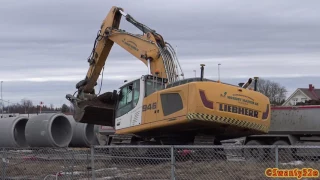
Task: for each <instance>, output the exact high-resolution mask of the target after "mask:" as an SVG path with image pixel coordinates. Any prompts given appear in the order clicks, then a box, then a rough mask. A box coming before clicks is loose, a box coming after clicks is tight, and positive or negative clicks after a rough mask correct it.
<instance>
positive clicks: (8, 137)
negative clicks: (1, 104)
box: [0, 116, 28, 147]
mask: <svg viewBox="0 0 320 180" xmlns="http://www.w3.org/2000/svg"><path fill="white" fill-rule="evenodd" d="M27 122H28V118H27V117H22V116H18V117H8V118H1V119H0V147H28V144H27V141H26V137H25V127H26V124H27Z"/></svg>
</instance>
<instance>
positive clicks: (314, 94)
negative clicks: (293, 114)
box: [282, 84, 320, 106]
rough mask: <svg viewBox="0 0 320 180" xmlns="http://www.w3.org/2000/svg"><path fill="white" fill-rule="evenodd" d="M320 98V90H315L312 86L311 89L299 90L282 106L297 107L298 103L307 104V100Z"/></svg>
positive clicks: (310, 85)
mask: <svg viewBox="0 0 320 180" xmlns="http://www.w3.org/2000/svg"><path fill="white" fill-rule="evenodd" d="M319 98H320V89H315V88H314V86H313V85H312V84H309V88H298V89H297V90H295V91H294V92H293V93H292V94H291V96H290V97H289V98H288V99H287V100H286V101H285V102H284V103H283V104H282V106H292V105H296V103H297V102H305V101H306V100H317V99H319Z"/></svg>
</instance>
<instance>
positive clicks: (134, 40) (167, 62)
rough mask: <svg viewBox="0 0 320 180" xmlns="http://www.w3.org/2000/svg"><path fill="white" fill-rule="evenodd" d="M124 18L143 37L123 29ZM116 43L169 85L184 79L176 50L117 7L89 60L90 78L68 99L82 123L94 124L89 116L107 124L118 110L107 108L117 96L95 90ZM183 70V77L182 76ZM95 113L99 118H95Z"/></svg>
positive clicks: (105, 21)
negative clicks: (121, 23)
mask: <svg viewBox="0 0 320 180" xmlns="http://www.w3.org/2000/svg"><path fill="white" fill-rule="evenodd" d="M122 16H124V17H125V19H126V20H127V21H128V22H130V23H132V24H133V25H134V26H136V27H137V28H138V29H140V30H141V31H142V33H143V34H142V35H140V34H132V33H128V32H126V31H125V30H122V29H119V26H120V21H121V18H122ZM114 43H116V44H118V45H119V46H120V47H122V48H123V49H125V50H126V51H128V52H129V53H130V54H131V55H133V56H135V57H136V58H137V59H139V60H141V61H142V62H143V63H144V64H145V65H146V66H148V70H149V73H151V74H157V75H158V76H159V77H161V78H167V79H168V83H171V82H174V81H176V80H179V75H182V76H183V73H182V70H181V67H180V65H179V62H178V59H177V57H176V55H175V52H174V50H173V48H172V46H171V45H170V44H168V43H166V42H165V41H164V39H163V37H162V36H161V35H160V34H158V33H156V31H155V30H152V29H151V28H149V27H147V26H146V25H144V24H142V23H140V22H138V21H136V20H135V19H134V18H133V17H132V16H130V15H129V14H126V13H124V11H123V9H122V8H120V7H115V6H113V7H112V8H111V10H110V11H109V13H108V15H107V16H106V18H105V19H104V20H103V22H102V25H101V27H100V30H99V32H98V34H97V37H96V39H95V42H94V47H93V50H92V52H91V54H90V56H89V58H88V63H89V65H90V67H89V69H88V72H87V74H86V77H85V79H84V80H81V81H80V82H78V83H77V85H76V88H77V89H78V94H77V96H76V97H74V96H72V95H70V94H68V95H67V96H66V98H67V99H68V100H69V101H71V102H72V103H73V105H74V106H75V114H74V117H75V119H76V120H77V121H79V122H86V123H89V122H91V121H92V120H84V119H85V116H88V117H87V118H92V117H95V118H96V119H97V118H99V117H101V121H100V120H99V122H102V121H103V117H106V116H111V112H110V110H112V109H114V106H112V107H110V106H108V107H107V105H106V104H109V105H110V104H112V105H115V102H116V99H117V97H116V96H117V95H116V92H115V91H114V92H113V93H111V92H107V93H106V94H103V95H101V96H100V97H97V95H96V93H95V90H94V87H95V86H96V85H97V80H98V78H99V76H100V73H101V71H102V70H103V68H104V66H105V62H106V59H107V57H108V55H109V53H110V51H111V48H112V46H113V44H114ZM179 69H180V71H181V74H180V73H179ZM85 109H87V110H85ZM99 109H100V110H99ZM85 111H87V112H89V111H91V112H92V113H84V112H85ZM103 112H107V113H103ZM93 113H94V114H98V115H96V116H94V114H93ZM97 116H99V117H97ZM96 122H98V120H96ZM100 124H101V123H100ZM104 125H106V124H104Z"/></svg>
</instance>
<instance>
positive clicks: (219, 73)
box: [218, 63, 221, 82]
mask: <svg viewBox="0 0 320 180" xmlns="http://www.w3.org/2000/svg"><path fill="white" fill-rule="evenodd" d="M220 65H221V64H220V63H219V64H218V80H219V82H220Z"/></svg>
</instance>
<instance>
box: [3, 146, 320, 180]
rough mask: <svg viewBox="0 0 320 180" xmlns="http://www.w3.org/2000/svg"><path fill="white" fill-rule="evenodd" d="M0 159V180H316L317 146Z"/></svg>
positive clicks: (46, 153) (117, 149)
mask: <svg viewBox="0 0 320 180" xmlns="http://www.w3.org/2000/svg"><path fill="white" fill-rule="evenodd" d="M0 153H1V157H2V161H1V162H0V163H1V168H0V176H1V179H3V180H4V179H24V180H29V179H30V180H31V179H46V180H49V179H78V180H81V179H146V180H147V179H148V180H149V179H158V180H159V179H161V180H162V179H177V180H178V179H179V180H180V179H183V180H186V179H190V180H196V179H201V180H203V179H226V180H229V179H238V180H241V179H270V177H268V176H273V177H275V176H278V178H279V176H280V177H281V176H282V177H283V176H286V177H289V176H290V177H292V179H299V178H302V179H303V178H305V177H306V176H309V178H315V177H318V178H315V179H319V170H320V162H319V158H320V146H240V145H237V146H231V145H228V146H225V145H223V146H93V147H91V148H29V149H18V148H2V149H1V151H0ZM274 168H278V170H277V169H274ZM295 168H296V169H295ZM304 168H310V169H304ZM311 176H312V177H311ZM271 179H275V178H271ZM282 179H283V178H282ZM286 179H288V178H286Z"/></svg>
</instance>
